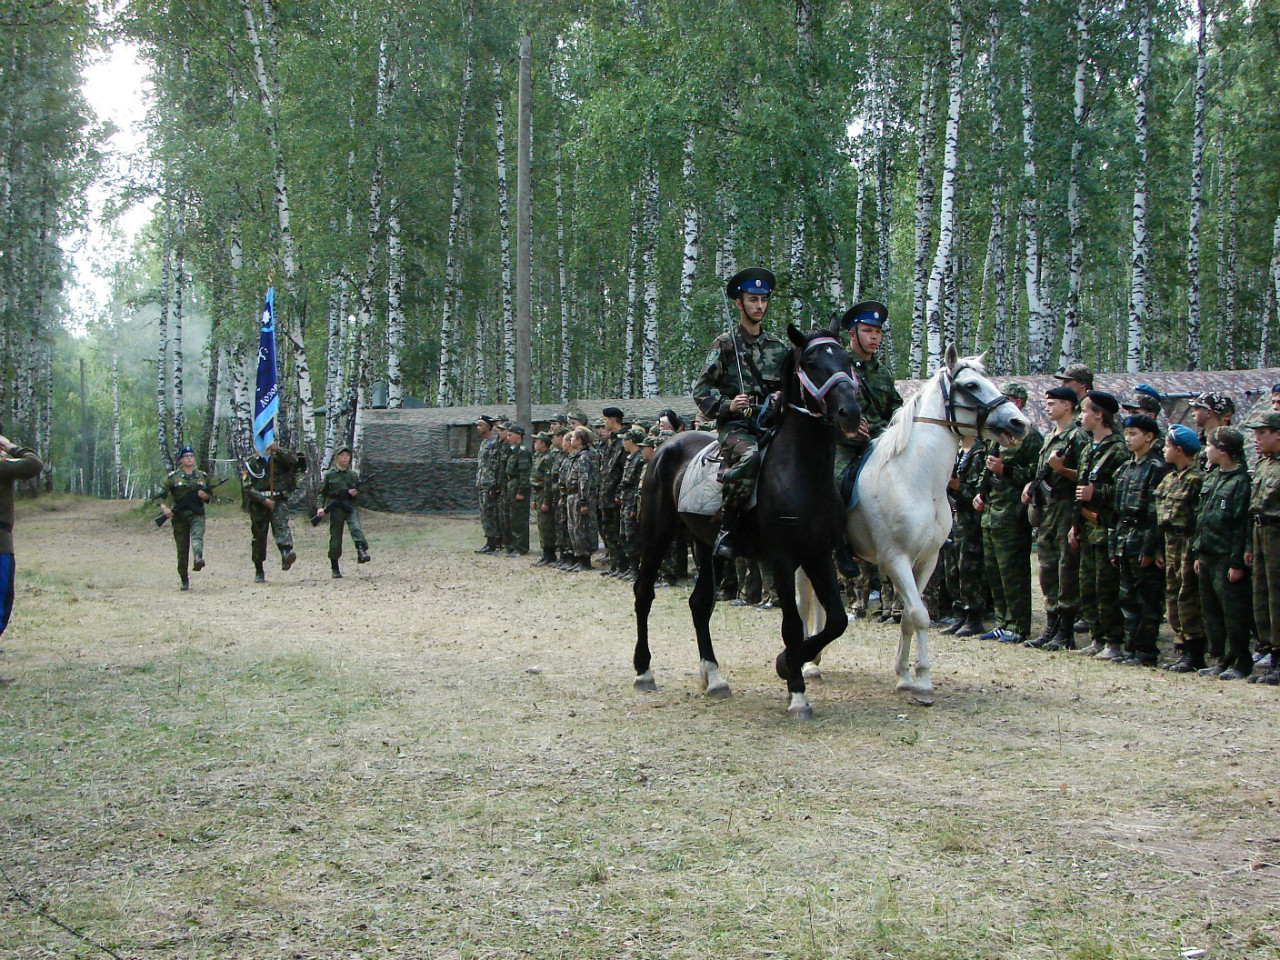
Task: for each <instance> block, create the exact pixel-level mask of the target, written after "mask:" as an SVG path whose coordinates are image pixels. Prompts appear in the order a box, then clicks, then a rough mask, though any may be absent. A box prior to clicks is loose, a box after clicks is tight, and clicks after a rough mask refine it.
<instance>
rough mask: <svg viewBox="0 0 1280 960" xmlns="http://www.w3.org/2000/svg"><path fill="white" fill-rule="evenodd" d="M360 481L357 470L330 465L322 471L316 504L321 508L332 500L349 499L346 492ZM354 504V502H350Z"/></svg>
mask: <svg viewBox="0 0 1280 960" xmlns="http://www.w3.org/2000/svg"><path fill="white" fill-rule="evenodd" d="M359 482H360V473H359V471H357V470H350V469H348V470H339V469H338V468H337V467H330V468H329V469H328V470H326V471H325V472H324V477H323V479H321V481H320V493H319V496H317V497H316V505H317V506H319V507H320V508H321V509H323V508H324V507H327V506H328V505H329V504H330V503H332V502H333V501H334V500H350V499H351V496H350V494H348V493H347V491H348V490H350V489H352V488H353V487H355V486H356V484H358V483H359ZM351 506H353V507H354V506H355V504H354V503H353V504H351Z"/></svg>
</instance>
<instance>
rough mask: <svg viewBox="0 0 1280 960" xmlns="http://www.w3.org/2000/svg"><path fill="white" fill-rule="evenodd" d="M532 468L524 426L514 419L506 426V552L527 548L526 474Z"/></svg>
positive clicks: (521, 552) (511, 554)
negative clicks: (525, 440)
mask: <svg viewBox="0 0 1280 960" xmlns="http://www.w3.org/2000/svg"><path fill="white" fill-rule="evenodd" d="M532 472H533V454H532V453H530V452H529V450H528V448H527V447H525V445H524V427H522V426H521V425H520V424H518V423H513V424H510V425H509V426H508V427H507V461H506V471H505V474H506V479H507V487H506V491H505V496H504V500H505V502H506V507H507V526H508V528H509V530H510V533H509V534H508V539H507V556H508V557H523V556H524V555H525V554H527V553H528V552H529V491H530V486H529V475H530V474H531V473H532Z"/></svg>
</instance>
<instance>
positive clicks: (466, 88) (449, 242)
mask: <svg viewBox="0 0 1280 960" xmlns="http://www.w3.org/2000/svg"><path fill="white" fill-rule="evenodd" d="M470 95H471V54H470V53H468V54H467V59H466V61H465V63H464V64H463V67H462V101H461V104H460V105H459V107H458V129H457V134H456V135H455V137H454V141H453V200H452V202H451V203H450V204H449V231H448V233H447V235H446V238H445V253H444V289H443V290H442V291H441V297H440V300H441V304H442V306H441V311H442V313H441V317H440V367H439V370H438V376H437V379H436V406H440V407H443V406H445V405H446V404H448V403H449V401H450V398H451V396H452V392H451V391H452V387H451V384H452V381H453V377H454V369H453V367H454V356H453V301H454V289H455V288H456V287H457V285H458V264H457V252H456V251H457V245H458V227H459V223H460V221H461V218H462V188H463V182H462V157H463V148H464V147H465V146H466V136H467V104H468V101H469V99H470Z"/></svg>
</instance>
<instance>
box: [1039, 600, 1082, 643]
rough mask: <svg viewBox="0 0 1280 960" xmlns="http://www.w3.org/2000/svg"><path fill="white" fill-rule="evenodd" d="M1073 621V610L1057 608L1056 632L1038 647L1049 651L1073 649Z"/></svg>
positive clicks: (1074, 634)
mask: <svg viewBox="0 0 1280 960" xmlns="http://www.w3.org/2000/svg"><path fill="white" fill-rule="evenodd" d="M1075 622H1076V611H1075V610H1059V611H1058V630H1057V633H1055V634H1054V636H1052V637H1050V638H1049V642H1048V643H1045V644H1043V645H1042V646H1041V647H1040V649H1041V650H1047V651H1048V652H1050V653H1053V652H1055V651H1058V650H1074V649H1075V648H1076V630H1075Z"/></svg>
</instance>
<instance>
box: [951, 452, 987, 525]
mask: <svg viewBox="0 0 1280 960" xmlns="http://www.w3.org/2000/svg"><path fill="white" fill-rule="evenodd" d="M986 469H987V443H986V441H985V440H975V441H974V442H973V446H972V447H970V448H969V449H968V450H966V449H965V448H964V447H960V449H959V450H957V451H956V463H955V466H954V467H952V468H951V475H952V476H953V477H957V478H959V480H960V489H958V490H948V491H947V498H948V499H949V500H950V501H951V509H952V510H954V511H955V513H956V514H957V515H960V516H966V517H970V516H973V512H974V511H973V498H974V497H976V496H977V495H978V485H979V484H980V483H981V482H982V474H983V472H984V471H985V470H986Z"/></svg>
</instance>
